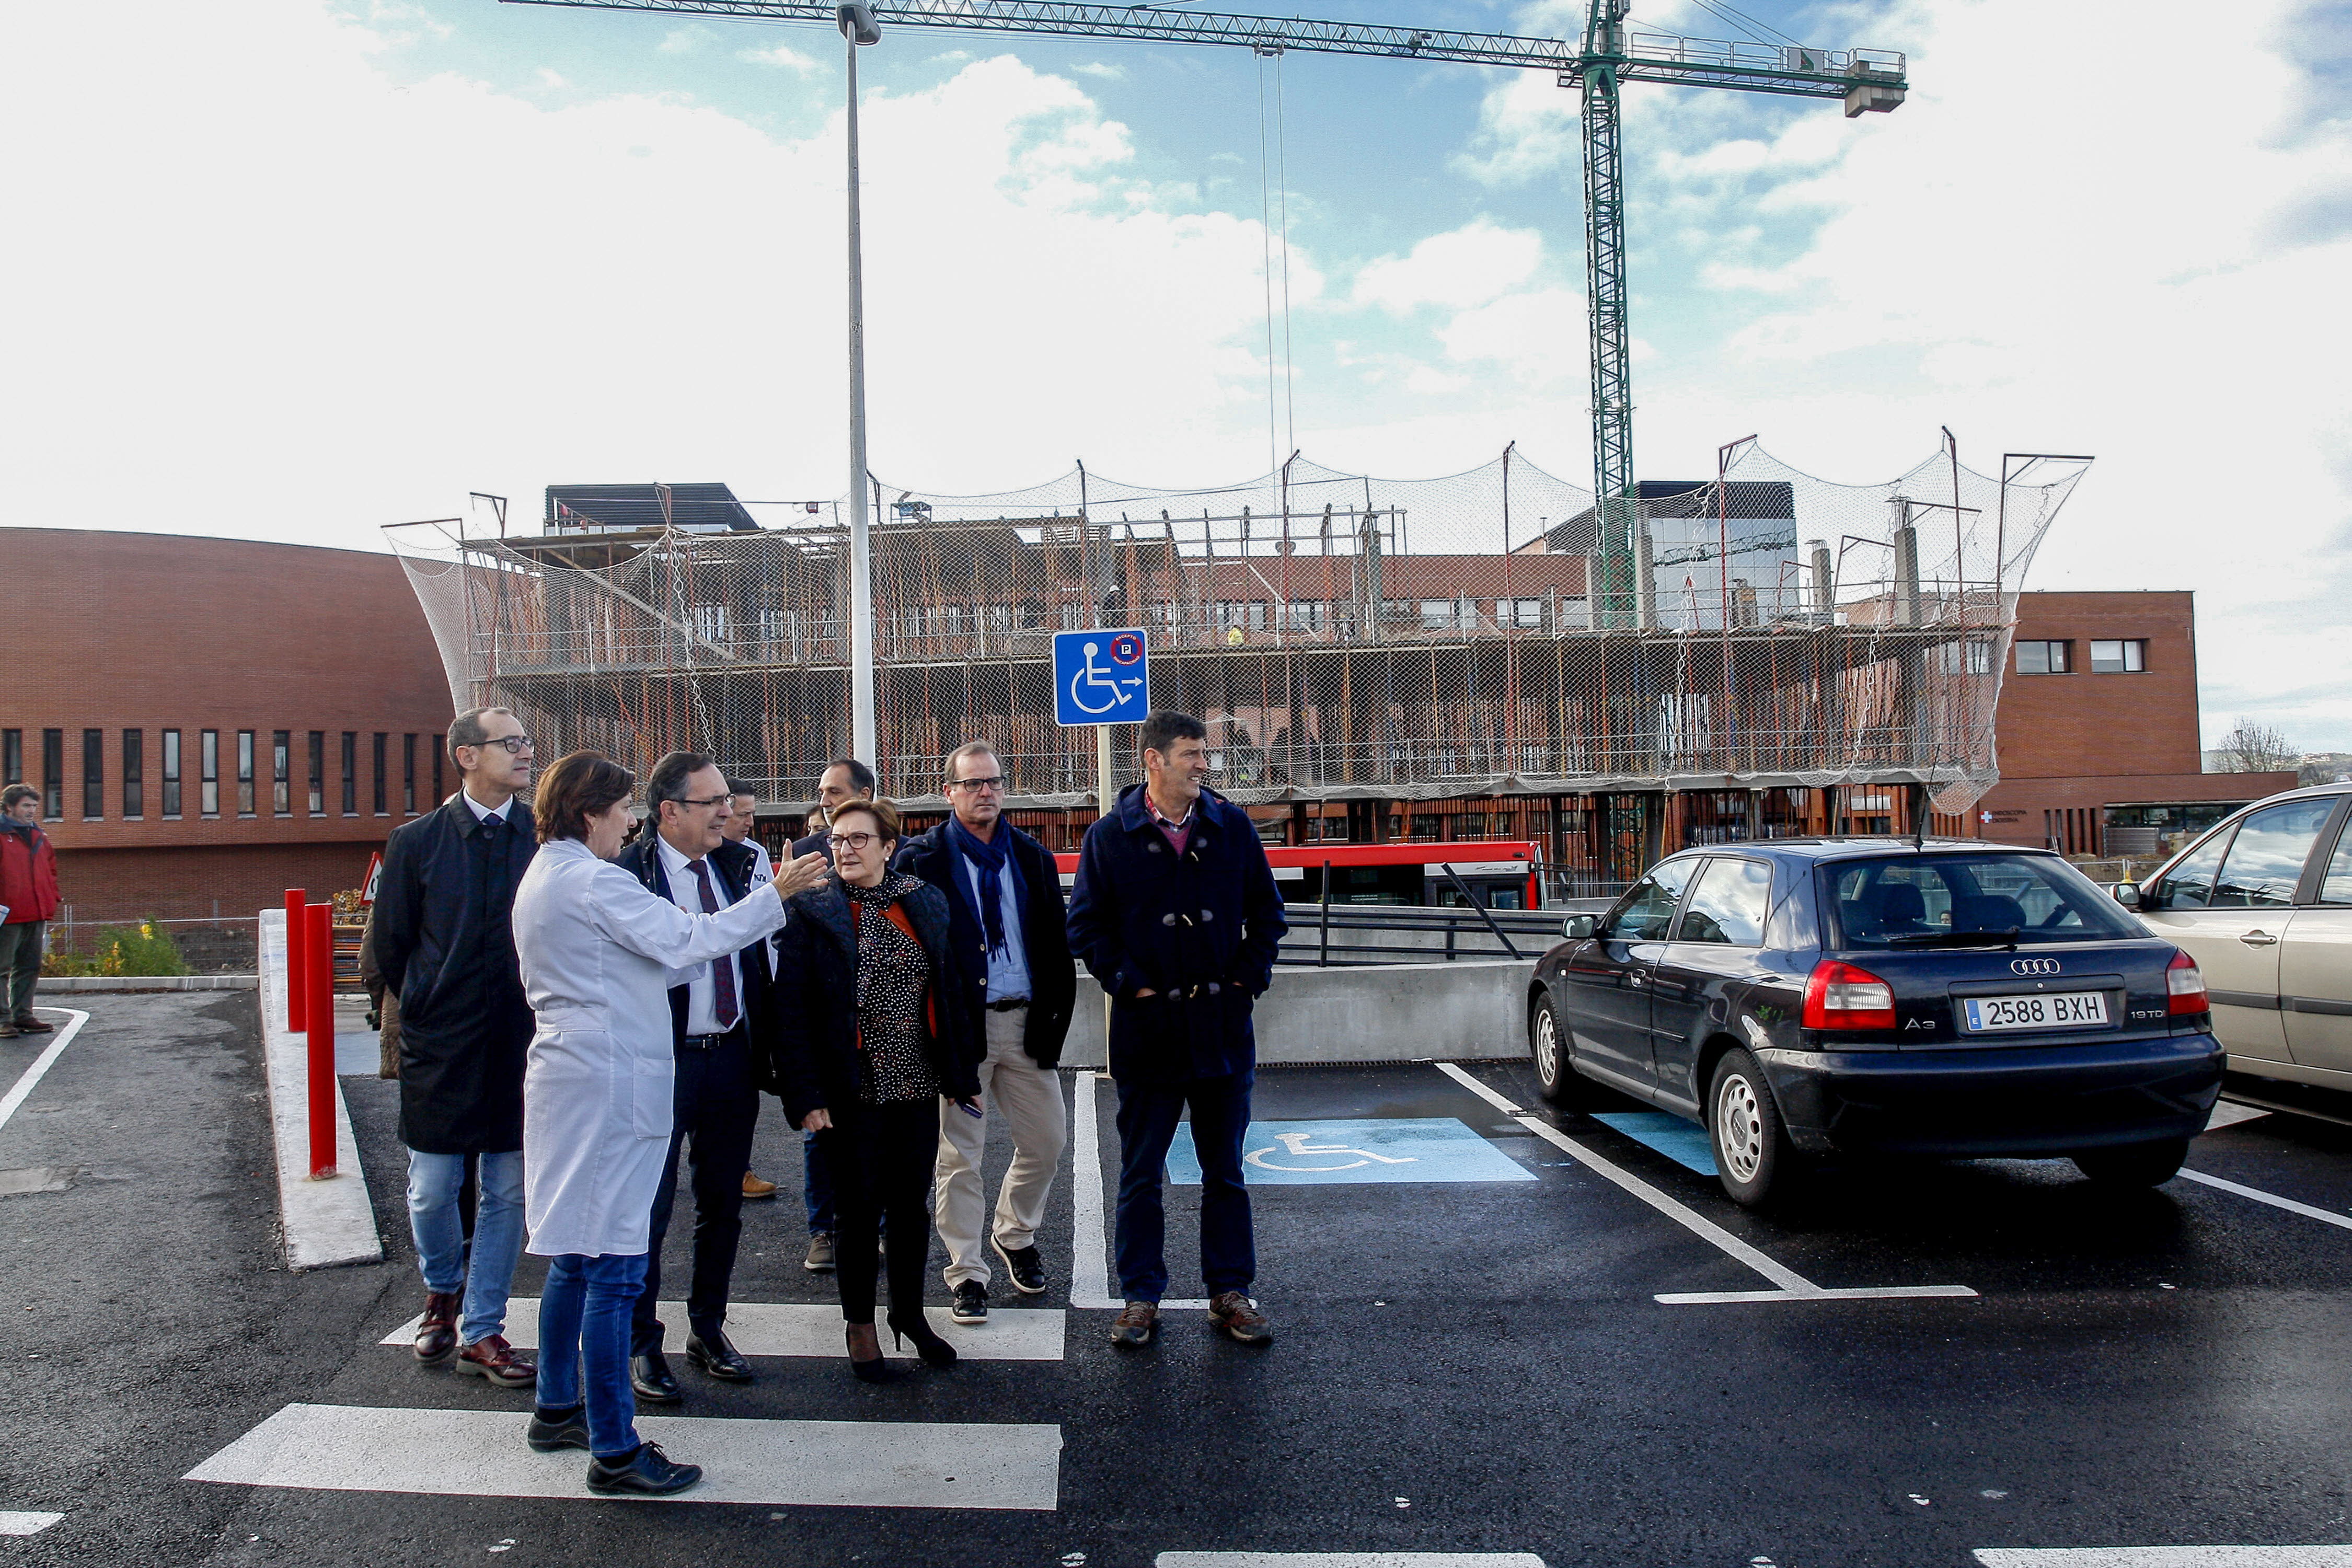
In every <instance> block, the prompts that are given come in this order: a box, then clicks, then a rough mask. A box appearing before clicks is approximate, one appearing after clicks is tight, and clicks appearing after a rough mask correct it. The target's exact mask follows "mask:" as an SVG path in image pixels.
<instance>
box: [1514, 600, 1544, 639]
mask: <svg viewBox="0 0 2352 1568" xmlns="http://www.w3.org/2000/svg"><path fill="white" fill-rule="evenodd" d="M1509 603H1510V605H1511V625H1512V626H1517V628H1518V629H1519V630H1521V631H1523V632H1539V631H1541V630H1543V624H1544V609H1545V603H1544V601H1543V600H1541V599H1513V600H1511V601H1509Z"/></svg>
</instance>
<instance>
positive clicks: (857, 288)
mask: <svg viewBox="0 0 2352 1568" xmlns="http://www.w3.org/2000/svg"><path fill="white" fill-rule="evenodd" d="M834 20H835V25H836V26H839V27H840V29H841V37H842V40H843V46H844V47H845V48H846V49H847V50H848V57H849V733H850V748H849V749H850V755H852V756H854V757H856V758H857V759H858V760H859V761H860V762H863V763H866V765H867V766H869V767H875V766H878V765H879V764H880V763H881V749H880V743H879V735H878V733H877V726H876V722H875V717H874V562H873V556H872V552H871V548H870V545H869V542H868V539H867V535H866V529H867V524H868V521H869V520H868V518H867V516H866V253H865V244H864V237H863V235H862V233H861V230H860V223H859V216H858V190H857V50H858V47H859V46H860V45H863V44H871V43H875V42H877V41H878V40H879V39H880V38H881V37H882V27H881V24H880V23H878V22H877V21H876V20H875V19H874V12H873V10H872V8H871V7H869V6H866V5H841V6H839V7H837V8H836V9H835V13H834Z"/></svg>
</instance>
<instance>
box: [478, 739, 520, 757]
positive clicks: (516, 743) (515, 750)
mask: <svg viewBox="0 0 2352 1568" xmlns="http://www.w3.org/2000/svg"><path fill="white" fill-rule="evenodd" d="M473 743H474V744H475V745H477V746H504V747H505V748H506V749H507V755H509V756H510V757H520V756H521V755H522V754H523V753H524V752H528V751H530V736H529V735H493V736H491V737H490V738H489V739H488V740H487V741H476V742H473Z"/></svg>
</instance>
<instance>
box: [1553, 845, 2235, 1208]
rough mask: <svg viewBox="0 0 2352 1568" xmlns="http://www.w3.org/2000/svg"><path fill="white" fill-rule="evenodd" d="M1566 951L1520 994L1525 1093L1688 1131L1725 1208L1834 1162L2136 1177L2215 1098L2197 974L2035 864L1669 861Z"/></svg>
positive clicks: (1905, 850)
mask: <svg viewBox="0 0 2352 1568" xmlns="http://www.w3.org/2000/svg"><path fill="white" fill-rule="evenodd" d="M1567 934H1568V940H1567V941H1565V942H1561V943H1560V944H1559V946H1557V947H1555V948H1553V949H1552V950H1551V951H1550V952H1548V953H1546V954H1545V955H1544V957H1543V959H1542V961H1541V962H1540V963H1538V964H1537V965H1536V971H1535V980H1534V983H1533V984H1532V986H1531V988H1530V991H1529V994H1528V1040H1529V1045H1530V1047H1532V1053H1533V1056H1534V1058H1535V1069H1536V1077H1537V1079H1538V1083H1539V1085H1540V1087H1541V1088H1542V1090H1543V1092H1544V1094H1545V1095H1546V1096H1547V1097H1548V1098H1549V1099H1550V1100H1554V1101H1555V1102H1557V1103H1571V1102H1573V1101H1575V1100H1576V1099H1577V1098H1578V1096H1579V1095H1580V1092H1581V1090H1582V1086H1583V1084H1584V1082H1585V1081H1586V1080H1591V1081H1593V1082H1597V1083H1601V1084H1604V1085H1606V1086H1607V1087H1609V1088H1611V1089H1617V1090H1621V1091H1622V1092H1623V1093H1626V1094H1630V1095H1633V1096H1634V1097H1636V1098H1638V1099H1641V1100H1648V1101H1649V1102H1651V1103H1652V1104H1654V1105H1656V1106H1658V1107H1660V1108H1661V1109H1663V1110H1670V1111H1673V1112H1675V1114H1677V1115H1680V1116H1685V1117H1688V1118H1690V1119H1691V1120H1693V1121H1697V1122H1699V1123H1700V1124H1702V1125H1703V1126H1705V1127H1706V1129H1707V1131H1708V1132H1709V1134H1710V1135H1711V1139H1712V1142H1713V1144H1714V1149H1715V1163H1716V1167H1717V1171H1718V1172H1719V1173H1720V1175H1721V1179H1722V1182H1723V1186H1724V1190H1725V1191H1726V1192H1727V1193H1729V1194H1731V1196H1732V1197H1733V1198H1735V1199H1737V1200H1738V1202H1740V1203H1743V1204H1749V1205H1754V1204H1760V1203H1762V1202H1763V1201H1765V1199H1766V1197H1767V1196H1768V1195H1769V1194H1770V1193H1771V1192H1772V1191H1773V1190H1774V1188H1775V1186H1776V1184H1779V1183H1781V1182H1783V1181H1785V1179H1786V1178H1787V1177H1788V1176H1789V1175H1790V1173H1791V1172H1792V1171H1793V1170H1794V1169H1795V1168H1796V1167H1798V1166H1800V1165H1801V1164H1803V1163H1807V1162H1808V1161H1809V1160H1810V1159H1812V1158H1814V1157H1818V1156H1822V1155H1827V1154H1833V1153H1841V1152H1843V1153H1853V1154H1864V1153H1882V1154H1907V1155H1927V1156H1940V1157H1948V1158H1958V1159H1967V1158H1980V1157H1984V1156H1988V1155H2006V1156H2011V1157H2026V1158H2035V1157H2041V1158H2072V1159H2073V1160H2074V1163H2075V1164H2076V1165H2077V1166H2078V1167H2079V1168H2080V1169H2081V1171H2082V1173H2083V1174H2084V1175H2085V1176H2087V1177H2089V1178H2090V1179H2092V1180H2094V1181H2101V1182H2112V1183H2116V1184H2133V1185H2154V1184H2157V1183H2159V1182H2163V1181H2167V1180H2168V1179H2169V1178H2170V1177H2171V1176H2172V1174H2173V1173H2175V1172H2176V1171H2178V1170H2179V1168H2180V1162H2181V1160H2182V1158H2183V1157H2184V1156H2185V1155H2186V1153H2187V1152H2188V1149H2189V1140H2190V1139H2191V1138H2193V1137H2195V1136H2196V1135H2197V1133H2198V1132H2199V1131H2200V1130H2201V1129H2202V1128H2203V1127H2204V1125H2205V1121H2206V1118H2207V1117H2208V1116H2209V1115H2210V1113H2211V1111H2212V1109H2213V1101H2214V1098H2215V1096H2216V1094H2217V1093H2218V1092H2219V1090H2220V1088H2221V1057H2222V1051H2221V1044H2220V1043H2219V1042H2218V1041H2216V1040H2215V1039H2214V1037H2213V1034H2212V1029H2211V1026H2210V1018H2209V1016H2208V1003H2207V1001H2206V995H2205V982H2204V979H2203V977H2202V976H2201V975H2200V973H2198V970H2197V966H2196V965H2195V964H2194V963H2191V962H2190V961H2189V956H2188V954H2186V953H2184V952H2181V951H2180V949H2179V948H2178V947H2176V946H2174V945H2173V944H2172V943H2170V942H2165V941H2163V940H2162V939H2160V938H2158V937H2154V936H2150V935H2149V934H2148V932H2147V928H2145V927H2144V926H2142V925H2141V924H2140V923H2139V922H2138V921H2137V920H2135V919H2134V918H2133V917H2132V916H2131V915H2130V914H2129V913H2127V912H2126V911H2125V910H2123V909H2121V908H2120V907H2118V906H2117V905H2116V902H2115V900H2113V899H2111V898H2109V897H2108V896H2107V895H2106V894H2105V893H2104V892H2102V891H2101V890H2100V889H2098V888H2097V887H2096V886H2095V885H2094V884H2093V883H2092V882H2091V881H2090V880H2089V879H2086V878H2085V877H2084V876H2083V874H2082V873H2081V872H2079V871H2077V870H2075V869H2074V867H2072V866H2070V865H2068V864H2067V863H2066V862H2065V861H2064V860H2063V859H2061V858H2058V857H2057V856H2056V855H2053V854H2050V853H2048V852H2046V851H2042V850H2035V849H2011V848H2005V847H1999V846H1994V845H1986V844H1981V843H1970V842H1968V841H1965V840H1937V839H1932V838H1931V839H1928V840H1927V841H1926V842H1925V843H1924V844H1916V845H1915V844H1914V843H1913V842H1912V841H1911V840H1909V839H1894V838H1831V839H1776V840H1768V841H1765V842H1762V843H1754V844H1738V845H1724V846H1718V847H1713V848H1706V849H1690V850H1685V851H1684V852H1682V853H1680V854H1677V855H1674V856H1670V857H1669V858H1666V859H1664V860H1661V861H1660V862H1658V864H1657V865H1656V866H1654V867H1653V868H1651V871H1650V874H1649V875H1648V876H1646V877H1644V878H1643V879H1642V880H1641V881H1640V882H1639V883H1637V884H1635V885H1634V886H1633V888H1632V889H1629V890H1628V891H1627V892H1626V893H1625V895H1624V896H1623V897H1622V898H1621V899H1619V900H1617V902H1616V904H1615V905H1614V906H1613V907H1612V908H1611V909H1610V910H1609V911H1608V912H1607V913H1605V914H1601V915H1590V914H1587V915H1576V916H1571V917H1570V920H1569V922H1568V927H1567Z"/></svg>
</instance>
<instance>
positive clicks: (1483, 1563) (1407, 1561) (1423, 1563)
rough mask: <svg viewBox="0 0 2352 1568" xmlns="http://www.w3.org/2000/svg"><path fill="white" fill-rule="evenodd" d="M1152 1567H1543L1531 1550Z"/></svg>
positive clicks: (1203, 1560) (1216, 1558) (1299, 1556)
mask: <svg viewBox="0 0 2352 1568" xmlns="http://www.w3.org/2000/svg"><path fill="white" fill-rule="evenodd" d="M1151 1562H1152V1568H1544V1560H1543V1559H1542V1558H1540V1557H1538V1556H1537V1555H1536V1554H1535V1553H1534V1552H1161V1553H1160V1555H1159V1556H1157V1557H1155V1558H1153V1559H1152V1560H1151Z"/></svg>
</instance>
